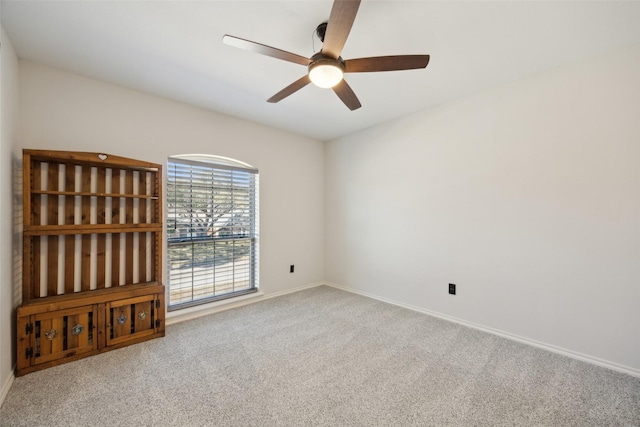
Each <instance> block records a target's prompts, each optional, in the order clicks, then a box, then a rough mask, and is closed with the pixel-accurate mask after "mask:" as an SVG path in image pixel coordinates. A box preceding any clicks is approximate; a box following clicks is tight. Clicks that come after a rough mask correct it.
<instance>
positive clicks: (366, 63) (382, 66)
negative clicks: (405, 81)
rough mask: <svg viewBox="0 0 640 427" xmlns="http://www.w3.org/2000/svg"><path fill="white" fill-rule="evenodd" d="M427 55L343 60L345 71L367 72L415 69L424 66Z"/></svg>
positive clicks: (427, 61)
mask: <svg viewBox="0 0 640 427" xmlns="http://www.w3.org/2000/svg"><path fill="white" fill-rule="evenodd" d="M428 63H429V55H397V56H377V57H371V58H358V59H349V60H347V61H344V72H345V73H367V72H372V71H397V70H415V69H418V68H425V67H426V66H427V64H428Z"/></svg>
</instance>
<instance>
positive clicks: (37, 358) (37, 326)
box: [31, 305, 97, 365]
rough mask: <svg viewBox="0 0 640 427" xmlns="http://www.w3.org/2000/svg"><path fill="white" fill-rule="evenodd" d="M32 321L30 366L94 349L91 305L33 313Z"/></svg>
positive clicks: (94, 313)
mask: <svg viewBox="0 0 640 427" xmlns="http://www.w3.org/2000/svg"><path fill="white" fill-rule="evenodd" d="M31 319H32V321H33V332H34V333H33V342H32V346H33V347H32V348H33V352H32V361H31V365H37V364H40V363H45V362H49V361H52V360H57V359H64V358H67V357H72V356H76V355H79V354H82V353H87V352H90V351H93V350H96V349H97V343H96V340H95V339H94V330H95V321H96V310H95V306H94V305H90V306H83V307H77V308H71V309H67V310H58V311H52V312H49V313H41V314H35V315H33V316H31Z"/></svg>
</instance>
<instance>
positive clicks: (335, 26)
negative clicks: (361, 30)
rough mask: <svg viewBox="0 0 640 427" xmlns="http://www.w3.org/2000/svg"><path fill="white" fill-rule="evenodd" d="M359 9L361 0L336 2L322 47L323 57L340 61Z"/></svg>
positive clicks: (339, 0) (336, 0)
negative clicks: (339, 58)
mask: <svg viewBox="0 0 640 427" xmlns="http://www.w3.org/2000/svg"><path fill="white" fill-rule="evenodd" d="M359 7H360V0H335V1H334V2H333V7H332V8H331V15H329V21H328V22H327V31H326V33H325V35H324V42H323V45H322V54H323V55H326V56H329V57H331V58H334V59H338V57H339V56H340V52H342V48H343V47H344V44H345V42H346V41H347V37H348V36H349V32H350V31H351V26H352V25H353V21H354V20H355V19H356V13H358V8H359Z"/></svg>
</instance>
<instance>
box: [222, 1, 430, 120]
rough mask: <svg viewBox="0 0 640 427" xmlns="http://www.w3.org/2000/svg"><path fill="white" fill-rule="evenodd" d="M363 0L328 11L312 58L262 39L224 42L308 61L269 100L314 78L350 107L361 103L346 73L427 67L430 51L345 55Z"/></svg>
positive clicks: (340, 3) (229, 38)
mask: <svg viewBox="0 0 640 427" xmlns="http://www.w3.org/2000/svg"><path fill="white" fill-rule="evenodd" d="M359 7H360V0H335V1H334V2H333V7H332V9H331V14H330V15H329V21H328V22H326V23H322V24H320V25H319V26H318V28H317V29H316V34H317V35H318V37H319V38H320V40H321V41H322V42H323V45H322V50H320V52H318V53H316V54H314V55H313V56H312V57H311V58H305V57H304V56H300V55H296V54H295V53H291V52H287V51H284V50H281V49H276V48H274V47H271V46H267V45H264V44H261V43H256V42H252V41H250V40H245V39H241V38H239V37H234V36H230V35H228V34H227V35H225V36H224V37H223V38H222V41H223V43H225V44H227V45H229V46H235V47H238V48H240V49H245V50H248V51H251V52H255V53H260V54H262V55H267V56H271V57H273V58H278V59H282V60H285V61H289V62H293V63H294V64H300V65H305V66H306V67H307V71H308V72H307V74H306V75H304V76H303V77H301V78H300V79H298V80H296V81H295V82H293V83H291V84H290V85H289V86H287V87H285V88H284V89H282V90H281V91H280V92H278V93H276V94H275V95H273V96H272V97H271V98H269V99H268V100H267V102H278V101H281V100H283V99H284V98H286V97H287V96H289V95H291V94H293V93H295V92H296V91H298V90H300V89H302V88H303V87H305V86H306V85H308V84H309V83H311V82H313V83H314V84H315V85H316V86H319V87H322V88H332V89H333V91H334V92H335V93H336V95H338V97H339V98H340V99H341V100H342V102H344V104H345V105H346V106H347V107H348V108H349V109H350V110H352V111H353V110H356V109H358V108H360V107H361V104H360V101H359V100H358V97H357V96H356V94H355V93H354V92H353V90H352V89H351V87H350V86H349V85H348V84H347V82H346V81H345V80H344V78H343V76H344V73H366V72H373V71H396V70H414V69H418V68H425V67H426V66H427V64H428V63H429V55H396V56H377V57H369V58H358V59H348V60H345V59H342V57H341V56H340V53H341V52H342V48H343V47H344V44H345V42H346V41H347V37H348V36H349V32H350V31H351V27H352V25H353V21H354V20H355V18H356V14H357V12H358V8H359Z"/></svg>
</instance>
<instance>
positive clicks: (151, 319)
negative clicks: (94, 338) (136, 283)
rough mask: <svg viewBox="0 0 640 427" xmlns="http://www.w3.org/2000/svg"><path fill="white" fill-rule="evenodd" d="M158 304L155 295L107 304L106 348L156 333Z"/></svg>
mask: <svg viewBox="0 0 640 427" xmlns="http://www.w3.org/2000/svg"><path fill="white" fill-rule="evenodd" d="M159 303H160V301H159V299H158V296H157V295H156V294H152V295H144V296H140V297H134V298H127V299H123V300H118V301H113V302H109V303H107V313H106V321H107V346H111V345H116V344H120V343H123V342H127V341H133V340H136V339H138V338H142V337H146V336H148V335H153V334H155V333H157V332H158V327H157V326H156V321H157V320H159V319H158V314H159V309H158V307H157V306H158V305H159Z"/></svg>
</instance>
